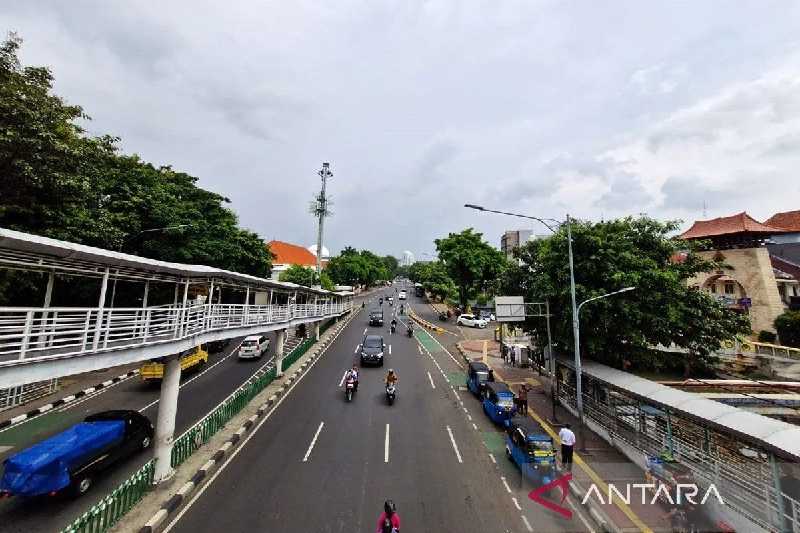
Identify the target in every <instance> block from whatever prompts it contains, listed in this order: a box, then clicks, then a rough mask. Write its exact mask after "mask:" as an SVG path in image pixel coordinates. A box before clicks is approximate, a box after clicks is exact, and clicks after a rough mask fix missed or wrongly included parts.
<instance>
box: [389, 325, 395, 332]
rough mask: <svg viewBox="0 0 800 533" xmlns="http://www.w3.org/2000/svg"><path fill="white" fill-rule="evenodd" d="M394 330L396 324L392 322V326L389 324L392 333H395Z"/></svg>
mask: <svg viewBox="0 0 800 533" xmlns="http://www.w3.org/2000/svg"><path fill="white" fill-rule="evenodd" d="M394 330H395V325H394V324H392V325H391V326H389V331H391V332H392V335H394Z"/></svg>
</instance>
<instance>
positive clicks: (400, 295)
mask: <svg viewBox="0 0 800 533" xmlns="http://www.w3.org/2000/svg"><path fill="white" fill-rule="evenodd" d="M397 299H398V300H405V299H406V291H405V289H404V290H402V291H400V292H399V293H398V294H397Z"/></svg>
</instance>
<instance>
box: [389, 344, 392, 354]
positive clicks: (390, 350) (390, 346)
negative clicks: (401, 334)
mask: <svg viewBox="0 0 800 533" xmlns="http://www.w3.org/2000/svg"><path fill="white" fill-rule="evenodd" d="M389 355H392V345H391V344H390V345H389Z"/></svg>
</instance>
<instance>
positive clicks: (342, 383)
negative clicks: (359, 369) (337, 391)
mask: <svg viewBox="0 0 800 533" xmlns="http://www.w3.org/2000/svg"><path fill="white" fill-rule="evenodd" d="M346 375H347V372H345V373H344V374H342V381H340V382H339V387H341V386H342V385H344V377H345V376H346Z"/></svg>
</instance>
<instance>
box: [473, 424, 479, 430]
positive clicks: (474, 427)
mask: <svg viewBox="0 0 800 533" xmlns="http://www.w3.org/2000/svg"><path fill="white" fill-rule="evenodd" d="M472 428H473V429H474V430H475V431H478V426H476V425H475V422H473V423H472Z"/></svg>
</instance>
